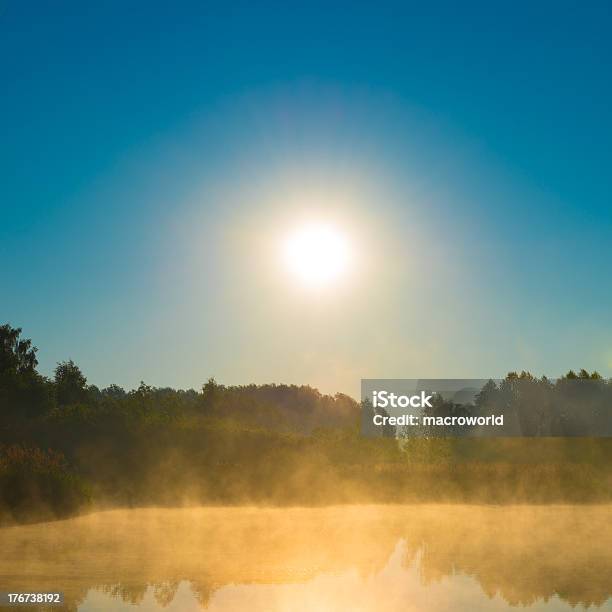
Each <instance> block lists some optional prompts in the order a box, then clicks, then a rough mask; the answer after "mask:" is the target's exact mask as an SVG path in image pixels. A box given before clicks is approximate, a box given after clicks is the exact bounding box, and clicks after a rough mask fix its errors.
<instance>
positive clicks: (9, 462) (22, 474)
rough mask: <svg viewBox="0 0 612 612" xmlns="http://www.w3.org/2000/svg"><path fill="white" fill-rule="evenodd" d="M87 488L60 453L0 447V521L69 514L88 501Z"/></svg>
mask: <svg viewBox="0 0 612 612" xmlns="http://www.w3.org/2000/svg"><path fill="white" fill-rule="evenodd" d="M90 497H91V496H90V492H89V488H88V487H87V486H86V485H85V483H84V482H83V481H82V480H81V479H80V478H79V477H78V476H77V475H75V474H73V473H71V472H70V470H69V468H68V464H67V462H66V460H65V459H64V456H63V455H62V454H61V453H58V452H55V451H52V450H48V451H44V450H41V449H40V448H34V447H27V446H21V445H18V444H13V445H10V446H0V520H2V521H3V522H12V521H17V522H24V521H36V520H46V519H53V518H61V517H65V516H69V515H71V514H73V513H75V512H77V511H78V510H80V509H81V508H83V506H85V505H87V504H88V503H89V502H90Z"/></svg>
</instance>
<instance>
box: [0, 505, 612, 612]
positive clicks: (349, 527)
mask: <svg viewBox="0 0 612 612" xmlns="http://www.w3.org/2000/svg"><path fill="white" fill-rule="evenodd" d="M611 519H612V506H608V505H600V506H560V505H559V506H555V505H553V506H469V505H415V506H406V505H403V506H402V505H397V506H393V505H390V506H380V505H378V506H376V505H371V506H368V505H364V506H356V505H355V506H332V507H324V508H282V509H281V508H255V507H247V508H245V507H242V508H239V507H231V508H228V507H214V508H181V509H162V508H150V509H131V510H111V511H105V512H97V513H94V514H91V515H88V516H81V517H78V518H74V519H70V520H65V521H58V522H52V523H41V524H35V525H26V526H15V527H7V528H4V529H2V530H0V537H1V541H2V552H3V554H2V556H1V558H0V582H1V583H2V588H3V589H4V590H9V591H11V590H15V591H16V590H20V591H24V590H61V591H63V592H64V593H65V595H66V609H68V610H77V609H78V610H82V611H92V610H127V609H130V610H133V609H134V606H136V607H137V608H138V609H141V610H158V609H167V610H197V609H207V610H244V609H249V610H287V609H290V610H313V609H317V610H348V609H350V610H384V611H387V610H389V611H390V610H447V609H466V610H467V609H469V610H480V609H482V610H505V609H508V608H511V607H515V606H528V607H529V609H533V610H569V609H572V606H573V607H574V609H582V608H583V607H587V606H590V607H595V608H601V609H605V610H612V599H610V598H611V597H612V546H611V544H612V520H611ZM55 609H57V608H55Z"/></svg>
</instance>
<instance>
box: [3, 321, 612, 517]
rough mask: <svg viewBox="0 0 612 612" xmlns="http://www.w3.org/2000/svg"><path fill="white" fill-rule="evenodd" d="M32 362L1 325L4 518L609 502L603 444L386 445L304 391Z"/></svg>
mask: <svg viewBox="0 0 612 612" xmlns="http://www.w3.org/2000/svg"><path fill="white" fill-rule="evenodd" d="M37 365H38V364H37V360H36V348H35V347H33V346H32V344H31V342H30V341H29V340H23V339H21V330H19V329H14V328H12V327H10V326H9V325H3V326H0V444H3V445H4V446H3V450H2V451H1V453H0V488H1V490H0V515H4V517H6V516H9V517H13V518H16V519H18V520H22V519H23V518H24V517H25V518H28V519H29V518H36V516H41V517H43V516H47V515H48V514H52V515H55V516H62V515H65V514H69V513H71V512H74V511H76V510H77V509H78V508H79V507H85V506H86V505H87V504H88V503H90V499H92V500H93V502H94V503H95V504H97V505H102V506H104V505H116V504H118V505H144V504H166V505H177V504H183V503H217V504H220V503H224V504H226V503H259V504H262V503H263V504H322V503H329V502H334V503H338V502H349V501H351V502H353V501H406V500H410V501H419V500H448V501H459V500H462V501H466V500H467V501H487V502H490V501H495V502H505V501H534V500H535V501H553V500H554V501H563V500H572V501H581V500H585V501H586V500H589V501H593V500H603V499H609V498H610V497H611V496H612V494H611V488H612V487H611V486H610V484H611V483H612V469H611V468H610V466H611V465H612V444H610V443H609V440H608V439H599V440H598V439H593V438H575V439H569V438H556V439H553V438H540V439H533V440H528V439H514V440H513V439H498V440H491V439H488V440H484V439H482V440H469V439H432V440H428V439H425V440H424V439H414V440H407V441H404V442H403V443H402V444H398V443H397V441H396V440H395V439H391V438H373V439H372V438H365V437H363V436H361V435H360V430H359V421H360V408H359V405H358V404H357V402H355V401H354V400H353V399H351V398H350V397H348V396H346V395H342V394H337V395H335V396H329V395H323V394H321V393H319V392H318V391H317V390H315V389H312V388H310V387H307V386H300V387H298V386H288V385H260V386H255V385H247V386H235V387H226V386H223V385H219V384H217V383H216V382H215V381H214V380H213V379H210V380H208V382H206V383H205V384H204V385H203V386H202V388H201V389H200V390H198V391H196V390H187V391H182V390H173V389H167V388H154V387H151V386H148V385H146V384H144V383H141V385H140V386H139V387H138V388H137V389H134V390H131V391H125V390H124V389H122V388H120V387H118V386H116V385H111V386H109V387H107V388H104V389H99V388H97V387H96V386H94V385H88V384H87V380H86V378H85V376H84V375H83V373H82V372H81V370H80V369H79V367H78V366H77V365H76V364H75V363H73V362H72V361H66V362H63V363H60V364H58V366H57V368H56V369H55V372H54V377H53V378H52V379H48V378H46V377H44V376H42V375H40V374H39V373H38V372H37V370H36V368H37ZM581 375H582V376H585V375H587V374H585V373H581ZM588 376H589V377H591V376H592V375H590V374H589V375H588ZM570 378H571V375H570ZM594 379H595V380H596V381H597V382H598V384H599V383H601V384H602V385H609V383H605V382H604V381H600V380H599V378H597V377H596V376H595V377H594ZM542 380H543V379H542ZM542 380H539V381H538V380H536V379H534V378H533V377H531V376H530V375H529V374H526V373H523V374H522V375H516V374H511V375H509V376H508V377H507V379H506V381H505V383H504V384H503V385H502V387H500V388H498V387H495V388H494V389H493V388H489V389H488V391H487V393H488V396H487V402H493V401H495V398H498V399H499V396H498V395H497V394H499V393H505V389H506V387H507V386H508V385H510V386H512V385H514V387H517V385H519V384H521V385H523V384H529V385H535V386H536V387H537V386H539V385H544V384H546V383H544V382H542ZM517 381H522V382H520V383H519V382H517ZM504 385H505V386H504ZM517 388H518V387H517ZM538 388H539V387H538ZM478 401H484V398H482V397H481V398H480V399H479V400H478ZM447 408H448V407H447ZM440 409H443V408H440ZM444 409H446V408H444ZM530 409H531V410H532V411H533V413H534V414H539V412H538V411H541V406H540V404H537V403H536V404H534V405H533V406H532V408H529V407H524V408H523V409H522V410H524V412H525V414H527V416H526V417H525V418H529V413H528V410H530ZM538 422H539V421H538ZM39 449H53V450H45V451H42V450H39ZM83 483H87V485H85V484H83Z"/></svg>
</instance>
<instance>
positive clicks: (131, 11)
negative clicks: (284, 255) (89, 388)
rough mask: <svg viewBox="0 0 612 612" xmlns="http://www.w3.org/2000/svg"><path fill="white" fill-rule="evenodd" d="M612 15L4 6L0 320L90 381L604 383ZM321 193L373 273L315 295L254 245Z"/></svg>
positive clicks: (346, 6)
mask: <svg viewBox="0 0 612 612" xmlns="http://www.w3.org/2000/svg"><path fill="white" fill-rule="evenodd" d="M611 28H612V4H610V3H609V2H589V3H580V2H572V3H568V2H537V3H533V2H525V3H517V2H508V3H486V2H482V3H455V2H449V3H429V2H428V3H424V2H421V3H418V5H417V4H414V5H412V6H411V5H410V3H396V4H395V3H385V2H377V3H368V4H366V3H361V2H350V3H338V2H336V3H329V2H325V3H317V2H308V3H298V4H294V3H287V2H283V3H280V2H279V3H255V2H244V3H241V2H233V3H230V2H222V3H209V2H198V3H189V2H177V3H156V2H147V3H144V2H142V3H139V2H129V3H126V2H99V3H83V2H78V3H77V2H61V1H60V2H9V1H5V2H2V3H0V67H1V71H2V78H1V91H0V117H1V122H2V123H1V131H0V134H1V136H0V143H1V147H0V178H1V180H0V212H1V217H0V256H1V259H0V272H1V274H2V280H3V282H2V288H1V289H0V319H2V321H8V322H10V323H11V324H13V325H16V326H21V327H23V328H24V332H25V334H26V336H28V337H32V338H33V339H34V341H35V343H36V344H37V345H38V346H39V347H40V354H39V355H40V361H41V369H42V371H43V372H44V373H47V374H50V373H51V371H52V369H53V367H54V365H55V363H56V362H57V361H59V360H62V359H66V358H73V359H74V360H75V361H77V363H79V364H80V365H81V367H82V368H83V370H84V372H85V374H86V376H87V377H88V379H89V381H90V382H92V383H96V384H98V385H100V386H104V385H107V384H109V383H111V382H117V383H119V384H122V385H124V386H127V387H132V386H135V385H137V384H138V382H139V381H140V380H141V379H144V380H145V381H146V382H148V383H150V384H154V385H160V386H162V385H172V386H181V387H189V386H194V387H197V386H198V385H199V384H201V382H202V381H204V380H205V379H206V378H207V377H208V376H211V375H214V376H216V377H217V378H218V379H219V380H220V381H221V382H226V383H242V382H244V383H247V382H269V381H277V382H296V383H301V382H303V383H309V384H313V385H315V386H319V387H321V388H322V389H324V390H325V391H334V390H341V391H348V392H351V393H356V390H357V389H358V384H359V378H360V377H362V376H363V377H375V376H385V377H398V376H405V377H410V378H418V377H436V376H437V377H453V376H457V377H466V376H468V377H469V376H472V377H478V378H480V377H487V376H500V375H503V374H504V373H505V372H506V371H507V370H509V369H522V368H526V369H532V370H533V371H534V372H535V373H538V374H542V373H545V374H549V375H557V374H559V373H560V372H562V371H565V370H567V369H569V368H570V367H574V368H576V367H582V366H584V367H588V368H596V369H598V370H600V371H601V372H602V373H604V374H606V375H612V281H611V279H612V119H611V116H612V115H611V113H610V108H612V37H611V36H610V31H611ZM315 194H316V195H315ZM339 194H341V195H339ZM347 194H348V195H347ZM351 194H352V195H351ZM309 198H311V200H312V201H313V202H314V200H316V204H314V203H313V207H316V209H317V211H318V212H319V213H321V211H323V213H321V214H333V215H334V216H335V218H337V219H341V220H342V222H343V223H345V226H346V227H347V228H350V229H349V230H347V231H349V234H350V233H351V232H353V233H352V235H353V237H357V236H360V238H359V250H360V251H361V252H363V254H364V259H368V260H369V261H370V262H375V264H373V265H371V266H370V267H369V268H368V271H367V273H366V272H365V268H364V269H363V270H362V271H361V272H362V275H361V276H362V278H361V281H362V282H361V284H359V287H357V285H355V287H354V291H353V293H351V290H350V288H349V289H346V290H344V291H343V292H338V295H337V296H336V297H335V298H334V297H333V296H327V297H326V298H325V300H324V301H323V302H324V303H323V302H321V301H320V300H318V301H316V303H313V301H312V300H311V299H310V298H308V297H305V296H301V297H300V296H297V295H296V294H295V293H292V290H291V288H289V287H287V288H286V295H284V294H283V291H284V289H283V281H281V280H279V279H277V278H273V277H274V274H273V272H272V271H271V270H272V267H270V266H268V264H269V263H270V262H266V260H265V257H264V255H262V253H263V252H264V251H265V241H266V239H267V237H269V238H270V240H273V239H274V238H273V237H274V236H275V232H276V231H277V230H278V228H280V227H281V226H282V227H284V225H283V224H288V225H290V224H291V215H292V214H293V211H294V209H295V211H296V215H297V211H298V209H300V207H302V208H303V207H304V206H306V207H308V201H309ZM296 202H299V204H296ZM300 210H301V209H300ZM301 212H303V210H301ZM296 218H297V216H296ZM278 231H281V233H282V230H278ZM355 239H356V238H355ZM262 245H264V246H262ZM262 249H263V250H262ZM268 268H269V269H268Z"/></svg>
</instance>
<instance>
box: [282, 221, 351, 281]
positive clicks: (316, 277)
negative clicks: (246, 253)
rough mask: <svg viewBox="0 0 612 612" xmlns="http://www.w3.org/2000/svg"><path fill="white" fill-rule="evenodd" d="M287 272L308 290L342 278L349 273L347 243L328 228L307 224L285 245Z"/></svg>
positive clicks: (334, 230) (340, 235)
mask: <svg viewBox="0 0 612 612" xmlns="http://www.w3.org/2000/svg"><path fill="white" fill-rule="evenodd" d="M283 256H284V260H285V264H286V265H287V268H288V269H289V272H290V273H291V274H292V275H293V276H294V277H295V278H296V279H297V280H298V281H300V282H301V283H302V284H304V285H306V286H308V287H323V286H328V285H331V284H334V283H336V282H338V281H340V280H341V279H342V277H343V276H344V275H345V274H346V272H347V271H348V265H349V260H350V249H349V244H348V241H347V239H346V238H345V236H344V235H343V234H342V233H340V232H339V231H338V230H336V229H335V228H333V227H331V226H328V225H308V226H304V227H301V228H299V229H298V230H296V231H295V232H294V233H292V234H290V235H289V236H288V237H287V239H286V241H285V243H284V252H283Z"/></svg>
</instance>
